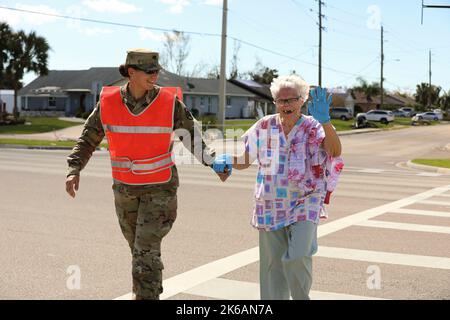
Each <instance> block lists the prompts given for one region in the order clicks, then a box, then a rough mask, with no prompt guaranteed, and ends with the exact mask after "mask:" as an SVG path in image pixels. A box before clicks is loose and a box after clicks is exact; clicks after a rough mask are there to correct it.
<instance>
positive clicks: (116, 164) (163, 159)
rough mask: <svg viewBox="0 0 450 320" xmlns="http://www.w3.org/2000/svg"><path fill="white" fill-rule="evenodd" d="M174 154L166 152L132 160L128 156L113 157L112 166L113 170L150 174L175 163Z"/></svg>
mask: <svg viewBox="0 0 450 320" xmlns="http://www.w3.org/2000/svg"><path fill="white" fill-rule="evenodd" d="M172 156H173V154H172V153H171V152H170V153H166V154H164V155H161V156H159V157H156V158H149V159H142V160H130V159H129V158H126V157H121V158H111V167H112V170H113V171H118V172H129V171H131V172H133V173H134V174H148V173H152V172H157V171H159V170H162V169H165V168H167V167H168V166H172V165H173V161H172Z"/></svg>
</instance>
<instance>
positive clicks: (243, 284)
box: [184, 278, 382, 300]
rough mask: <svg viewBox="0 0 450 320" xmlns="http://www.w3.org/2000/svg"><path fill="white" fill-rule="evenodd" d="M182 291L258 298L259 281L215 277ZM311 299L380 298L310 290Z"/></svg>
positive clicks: (213, 296) (244, 298) (232, 297)
mask: <svg viewBox="0 0 450 320" xmlns="http://www.w3.org/2000/svg"><path fill="white" fill-rule="evenodd" d="M184 293H187V294H192V295H197V296H202V297H210V298H214V299H220V300H260V294H259V283H255V282H247V281H237V280H230V279H224V278H216V279H212V280H209V281H207V282H205V283H202V284H200V285H198V286H196V287H194V288H191V289H189V290H188V291H185V292H184ZM310 298H311V299H312V300H382V299H380V298H372V297H365V296H355V295H350V294H343V293H333V292H323V291H311V292H310Z"/></svg>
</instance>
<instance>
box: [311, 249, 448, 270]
mask: <svg viewBox="0 0 450 320" xmlns="http://www.w3.org/2000/svg"><path fill="white" fill-rule="evenodd" d="M316 257H323V258H333V259H345V260H354V261H366V262H375V263H386V264H396V265H402V266H408V267H423V268H434V269H445V270H450V258H447V257H433V256H421V255H413V254H404V253H393V252H382V251H370V250H360V249H348V248H335V247H324V246H319V249H318V251H317V254H316Z"/></svg>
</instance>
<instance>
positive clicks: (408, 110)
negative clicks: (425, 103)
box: [398, 107, 415, 117]
mask: <svg viewBox="0 0 450 320" xmlns="http://www.w3.org/2000/svg"><path fill="white" fill-rule="evenodd" d="M398 110H400V111H403V112H404V113H406V116H407V117H412V116H414V114H415V112H414V109H413V108H410V107H403V108H400V109H398Z"/></svg>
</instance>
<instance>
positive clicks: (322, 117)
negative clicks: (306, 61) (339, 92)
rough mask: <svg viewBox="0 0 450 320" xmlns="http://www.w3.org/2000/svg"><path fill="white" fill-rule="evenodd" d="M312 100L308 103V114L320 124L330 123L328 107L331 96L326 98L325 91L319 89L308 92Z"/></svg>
mask: <svg viewBox="0 0 450 320" xmlns="http://www.w3.org/2000/svg"><path fill="white" fill-rule="evenodd" d="M310 95H311V98H312V100H311V101H310V102H308V112H309V114H310V115H312V116H313V118H314V119H316V120H317V121H319V122H320V123H321V124H325V123H328V122H330V105H331V101H332V95H331V94H330V95H329V96H328V98H327V91H326V90H325V89H322V88H321V87H317V88H315V89H312V90H311V92H310Z"/></svg>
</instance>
